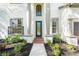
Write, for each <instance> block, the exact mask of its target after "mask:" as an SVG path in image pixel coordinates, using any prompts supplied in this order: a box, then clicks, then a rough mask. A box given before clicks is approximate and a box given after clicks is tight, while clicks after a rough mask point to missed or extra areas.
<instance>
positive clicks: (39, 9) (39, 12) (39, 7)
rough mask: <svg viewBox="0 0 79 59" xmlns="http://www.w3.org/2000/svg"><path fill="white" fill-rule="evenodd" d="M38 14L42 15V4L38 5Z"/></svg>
mask: <svg viewBox="0 0 79 59" xmlns="http://www.w3.org/2000/svg"><path fill="white" fill-rule="evenodd" d="M36 16H42V8H41V5H37V6H36Z"/></svg>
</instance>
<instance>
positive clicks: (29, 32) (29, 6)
mask: <svg viewBox="0 0 79 59" xmlns="http://www.w3.org/2000/svg"><path fill="white" fill-rule="evenodd" d="M28 11H29V19H28V20H29V29H28V34H29V35H30V34H31V17H32V14H31V3H29V4H28Z"/></svg>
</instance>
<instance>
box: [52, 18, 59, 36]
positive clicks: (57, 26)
mask: <svg viewBox="0 0 79 59" xmlns="http://www.w3.org/2000/svg"><path fill="white" fill-rule="evenodd" d="M53 21H55V22H56V32H55V33H53ZM51 29H52V31H51V32H52V34H53V35H54V34H58V31H59V19H58V18H53V19H52V28H51Z"/></svg>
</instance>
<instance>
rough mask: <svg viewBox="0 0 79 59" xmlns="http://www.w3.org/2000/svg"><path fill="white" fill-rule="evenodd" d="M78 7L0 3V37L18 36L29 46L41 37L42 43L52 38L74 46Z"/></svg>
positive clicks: (78, 25) (77, 25) (78, 22)
mask: <svg viewBox="0 0 79 59" xmlns="http://www.w3.org/2000/svg"><path fill="white" fill-rule="evenodd" d="M78 33H79V4H75V3H73V4H70V3H67V4H64V3H2V4H0V38H1V39H2V38H4V36H7V35H16V34H19V35H21V36H22V38H24V39H26V40H27V41H28V42H29V43H32V42H33V40H34V38H36V37H42V38H44V42H45V43H46V42H47V40H51V41H52V38H53V35H56V34H59V35H61V38H62V40H64V41H66V42H68V43H70V44H73V45H78V36H79V34H78Z"/></svg>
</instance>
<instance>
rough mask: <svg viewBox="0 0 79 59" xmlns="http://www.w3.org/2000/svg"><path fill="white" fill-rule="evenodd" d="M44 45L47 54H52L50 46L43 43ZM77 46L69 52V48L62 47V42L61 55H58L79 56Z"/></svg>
mask: <svg viewBox="0 0 79 59" xmlns="http://www.w3.org/2000/svg"><path fill="white" fill-rule="evenodd" d="M44 46H45V49H46V53H47V56H53V55H52V49H51V47H50V46H49V45H48V44H44ZM78 48H79V47H78ZM78 48H77V49H76V50H75V51H74V52H70V50H67V49H66V48H63V47H62V44H61V50H60V52H61V55H60V56H79V49H78Z"/></svg>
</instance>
